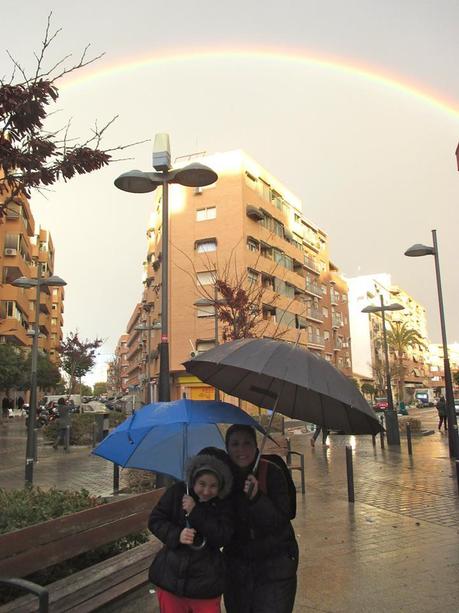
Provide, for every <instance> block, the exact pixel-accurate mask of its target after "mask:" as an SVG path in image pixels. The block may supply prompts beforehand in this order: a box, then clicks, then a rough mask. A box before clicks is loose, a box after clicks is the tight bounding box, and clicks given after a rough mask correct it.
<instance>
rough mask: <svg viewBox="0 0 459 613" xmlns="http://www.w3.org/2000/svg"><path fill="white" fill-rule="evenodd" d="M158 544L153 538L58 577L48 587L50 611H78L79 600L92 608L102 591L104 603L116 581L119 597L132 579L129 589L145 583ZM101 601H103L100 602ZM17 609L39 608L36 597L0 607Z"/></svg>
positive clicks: (7, 611) (11, 612) (27, 612)
mask: <svg viewBox="0 0 459 613" xmlns="http://www.w3.org/2000/svg"><path fill="white" fill-rule="evenodd" d="M160 547H161V543H160V542H159V541H158V540H157V539H152V540H150V541H149V542H148V543H144V544H143V545H139V546H137V547H135V548H134V549H131V550H130V551H125V552H123V553H120V554H118V555H116V556H114V557H113V558H110V559H108V560H104V561H103V562H99V563H98V564H95V565H93V566H90V567H88V568H85V569H84V570H81V571H79V572H77V573H75V574H74V575H70V576H69V577H66V578H64V579H59V580H58V581H56V582H54V583H53V584H51V585H50V586H48V589H49V592H50V599H49V600H50V611H52V612H53V613H58V612H63V611H78V610H80V609H79V608H78V607H80V606H81V604H82V603H88V606H92V607H93V608H92V609H91V608H88V609H85V610H88V611H91V610H94V609H95V607H94V606H93V604H91V603H92V602H93V599H94V598H96V599H97V601H98V602H99V601H102V600H103V598H104V594H106V600H105V603H108V602H110V601H111V600H112V599H113V598H114V595H115V594H116V593H118V588H117V585H118V583H120V584H123V583H125V585H124V587H123V588H121V587H120V588H119V595H120V596H121V595H122V594H123V593H124V591H123V590H124V589H125V588H126V587H127V585H128V583H129V582H130V581H131V580H132V584H133V585H134V587H132V588H130V589H135V587H139V586H140V585H142V584H143V583H145V584H146V583H147V582H148V574H147V570H148V567H149V566H150V564H151V561H152V559H153V556H154V555H155V553H156V552H157V551H159V549H160ZM101 604H104V603H103V602H101ZM98 606H100V605H98ZM18 611H21V613H32V612H35V611H38V601H37V599H36V598H32V597H31V596H23V597H21V598H19V599H16V600H15V601H13V602H11V603H9V604H7V605H3V607H0V613H17V612H18Z"/></svg>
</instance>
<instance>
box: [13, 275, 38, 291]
mask: <svg viewBox="0 0 459 613" xmlns="http://www.w3.org/2000/svg"><path fill="white" fill-rule="evenodd" d="M11 285H14V287H22V288H23V289H30V288H31V287H35V286H36V285H37V280H36V279H29V277H19V278H18V279H16V280H15V281H13V283H12V284H11Z"/></svg>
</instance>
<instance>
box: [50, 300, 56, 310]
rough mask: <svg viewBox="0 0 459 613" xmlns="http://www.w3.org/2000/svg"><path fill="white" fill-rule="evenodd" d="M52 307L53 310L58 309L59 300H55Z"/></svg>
mask: <svg viewBox="0 0 459 613" xmlns="http://www.w3.org/2000/svg"><path fill="white" fill-rule="evenodd" d="M51 309H52V310H53V311H57V302H53V304H52V305H51Z"/></svg>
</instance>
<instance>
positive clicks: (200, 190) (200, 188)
mask: <svg viewBox="0 0 459 613" xmlns="http://www.w3.org/2000/svg"><path fill="white" fill-rule="evenodd" d="M202 192H203V188H202V187H201V186H199V185H198V187H195V188H194V193H195V194H202Z"/></svg>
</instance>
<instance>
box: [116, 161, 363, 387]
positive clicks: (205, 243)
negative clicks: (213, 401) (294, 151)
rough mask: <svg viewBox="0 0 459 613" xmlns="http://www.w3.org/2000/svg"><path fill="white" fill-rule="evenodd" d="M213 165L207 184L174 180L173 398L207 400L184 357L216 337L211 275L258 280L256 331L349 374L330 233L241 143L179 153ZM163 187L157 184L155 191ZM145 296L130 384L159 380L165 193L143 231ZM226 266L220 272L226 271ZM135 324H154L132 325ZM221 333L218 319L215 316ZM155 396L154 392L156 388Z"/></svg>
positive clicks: (343, 302)
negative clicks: (228, 148) (213, 178)
mask: <svg viewBox="0 0 459 613" xmlns="http://www.w3.org/2000/svg"><path fill="white" fill-rule="evenodd" d="M190 160H191V161H199V162H202V163H204V164H207V165H208V166H210V167H211V168H213V169H214V170H215V171H216V172H217V173H218V176H219V179H218V181H217V182H216V183H215V184H213V185H211V186H208V187H205V188H184V187H181V186H178V185H173V186H171V187H170V191H169V209H170V229H169V231H170V250H169V254H170V255H169V257H170V265H169V270H170V281H169V292H170V294H169V304H170V314H169V316H170V338H169V342H170V370H171V377H172V398H179V397H181V396H182V394H184V393H186V395H187V397H189V398H211V397H213V390H212V388H209V387H208V386H205V385H203V384H202V383H201V382H200V381H199V380H197V379H196V378H195V377H192V376H190V375H188V374H187V373H186V372H185V371H184V368H183V366H182V365H181V364H182V362H184V361H185V360H187V359H189V357H190V353H191V352H193V351H198V352H199V351H205V350H207V349H209V348H211V347H213V346H214V344H215V310H214V306H213V304H212V301H211V300H208V299H206V296H209V295H212V293H213V291H214V290H213V283H214V279H215V275H217V277H219V278H221V277H222V275H223V276H225V277H226V278H227V279H229V280H232V281H233V282H234V281H235V279H242V278H243V279H244V284H245V287H247V285H248V284H256V286H257V287H260V286H261V287H263V296H262V300H263V308H262V317H261V318H260V321H259V323H258V325H257V334H258V335H262V336H265V337H280V338H281V339H282V340H284V341H289V342H297V341H298V343H299V344H300V345H302V346H304V347H307V348H308V349H309V350H311V351H313V352H315V353H317V354H318V355H320V356H322V357H323V358H325V359H327V360H328V361H330V362H331V363H333V364H334V365H335V366H336V367H337V368H339V369H340V370H342V371H343V373H344V374H346V375H348V376H351V375H352V362H351V350H350V333H349V316H348V306H347V285H346V283H345V281H344V280H343V279H342V277H341V276H340V274H339V271H338V269H337V267H336V266H335V264H334V263H333V262H332V261H331V259H330V255H329V245H328V238H327V235H326V233H325V232H324V231H323V230H322V229H320V228H319V227H317V225H315V224H314V223H312V222H311V221H309V220H307V219H306V217H305V216H304V215H303V213H302V206H301V202H300V200H299V199H298V198H297V197H296V196H295V195H294V194H292V193H291V192H290V191H289V190H288V189H287V188H286V187H285V186H284V185H282V184H281V183H280V182H279V181H278V180H277V179H276V178H275V177H273V176H272V175H270V174H269V173H268V172H267V171H266V170H265V169H264V168H262V167H261V166H260V165H259V164H258V163H257V162H255V161H254V160H253V159H251V158H250V157H249V156H247V155H246V154H244V153H243V152H241V151H232V152H227V153H223V154H216V155H213V156H199V157H196V156H192V158H186V159H181V160H180V163H181V162H182V161H183V163H184V164H187V163H189V162H190ZM158 192H160V190H158ZM147 238H148V249H147V257H146V261H145V263H144V266H145V273H144V291H143V295H142V302H141V303H140V304H138V305H136V307H135V309H134V311H133V314H132V316H131V318H130V320H129V323H128V327H127V330H126V333H127V335H128V340H127V341H126V344H127V355H126V360H127V362H128V366H127V377H128V383H129V385H134V386H135V385H136V384H137V385H139V384H142V383H143V382H144V381H146V380H147V379H148V368H147V366H148V359H147V355H148V342H147V341H148V337H147V335H148V334H150V335H151V336H150V369H151V372H150V380H151V383H152V385H153V387H154V386H155V385H156V382H157V375H158V372H159V360H158V351H157V346H158V343H159V342H160V330H159V329H151V328H153V327H155V326H154V324H155V323H156V327H157V328H159V323H160V319H161V313H160V291H161V290H160V284H161V193H158V194H157V196H156V198H155V200H154V206H153V211H152V216H151V222H150V224H149V228H148V230H147ZM225 271H226V272H225ZM139 324H143V325H144V327H147V328H150V329H149V330H148V331H139V330H136V327H138V326H139ZM218 328H219V341H220V342H221V341H222V324H221V323H220V322H219V324H218ZM153 396H154V394H153Z"/></svg>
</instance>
